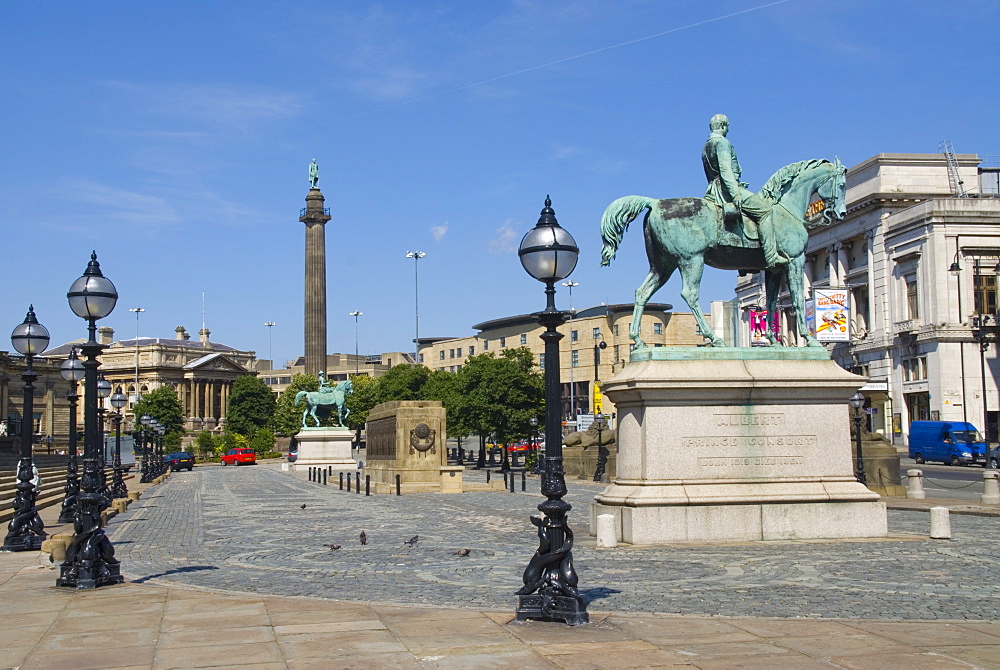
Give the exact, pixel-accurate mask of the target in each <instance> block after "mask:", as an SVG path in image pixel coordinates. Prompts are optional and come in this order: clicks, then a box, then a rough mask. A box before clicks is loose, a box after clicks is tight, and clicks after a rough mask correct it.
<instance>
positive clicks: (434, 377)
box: [423, 370, 472, 437]
mask: <svg viewBox="0 0 1000 670" xmlns="http://www.w3.org/2000/svg"><path fill="white" fill-rule="evenodd" d="M461 381H462V378H461V372H458V373H455V372H445V371H444V370H434V371H432V372H431V374H430V376H429V377H428V378H427V383H426V384H424V388H423V393H424V397H425V399H427V400H439V401H440V402H441V403H442V404H443V405H444V409H445V412H446V419H447V423H448V435H449V436H450V437H465V436H466V435H468V434H469V433H470V432H472V431H471V430H470V429H469V427H468V426H466V425H465V413H464V410H465V404H466V403H465V397H464V396H463V395H462V393H460V392H459V385H460V384H461Z"/></svg>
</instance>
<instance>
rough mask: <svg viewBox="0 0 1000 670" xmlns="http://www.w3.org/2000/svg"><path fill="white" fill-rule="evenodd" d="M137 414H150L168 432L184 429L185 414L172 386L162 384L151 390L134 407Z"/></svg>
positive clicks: (177, 431)
mask: <svg viewBox="0 0 1000 670" xmlns="http://www.w3.org/2000/svg"><path fill="white" fill-rule="evenodd" d="M133 411H134V412H135V415H136V416H142V415H143V414H148V415H149V416H151V417H153V418H154V419H156V420H157V421H159V422H160V425H161V426H163V427H164V428H165V429H166V431H167V434H170V433H181V432H183V430H184V414H183V411H182V410H181V401H180V400H178V399H177V394H176V393H175V392H174V389H173V387H172V386H161V387H160V388H158V389H155V390H153V391H150V392H149V393H147V394H146V395H144V396H142V398H140V399H139V402H137V403H136V404H135V408H134V409H133Z"/></svg>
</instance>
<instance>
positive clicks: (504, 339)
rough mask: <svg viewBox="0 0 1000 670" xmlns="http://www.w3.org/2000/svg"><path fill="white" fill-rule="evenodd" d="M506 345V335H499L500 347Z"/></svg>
mask: <svg viewBox="0 0 1000 670" xmlns="http://www.w3.org/2000/svg"><path fill="white" fill-rule="evenodd" d="M506 346H507V338H506V337H501V338H500V347H501V348H503V347H506Z"/></svg>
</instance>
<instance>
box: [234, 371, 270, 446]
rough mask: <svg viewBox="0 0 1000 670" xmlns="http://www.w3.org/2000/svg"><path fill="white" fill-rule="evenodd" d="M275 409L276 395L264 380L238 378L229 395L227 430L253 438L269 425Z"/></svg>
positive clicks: (254, 376) (245, 376)
mask: <svg viewBox="0 0 1000 670" xmlns="http://www.w3.org/2000/svg"><path fill="white" fill-rule="evenodd" d="M274 409H275V399H274V393H273V392H272V391H271V389H270V388H268V386H267V384H265V383H264V380H263V379H261V378H260V377H257V376H256V375H243V376H242V377H238V378H237V379H236V381H234V382H233V386H232V390H231V391H230V394H229V409H228V410H227V411H226V430H227V431H232V432H234V433H239V434H240V435H246V436H247V437H252V436H253V435H254V434H255V433H256V432H257V430H258V429H260V428H262V427H264V426H266V425H267V424H268V422H269V421H270V420H271V417H272V416H273V415H274ZM272 437H274V436H273V434H272Z"/></svg>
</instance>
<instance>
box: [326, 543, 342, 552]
mask: <svg viewBox="0 0 1000 670" xmlns="http://www.w3.org/2000/svg"><path fill="white" fill-rule="evenodd" d="M323 546H324V547H330V551H337V550H338V549H340V545H339V544H324V545H323Z"/></svg>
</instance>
